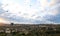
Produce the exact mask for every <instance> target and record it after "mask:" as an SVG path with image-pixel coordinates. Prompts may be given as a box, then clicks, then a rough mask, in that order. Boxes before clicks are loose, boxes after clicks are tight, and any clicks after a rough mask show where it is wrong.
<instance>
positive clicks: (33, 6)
mask: <svg viewBox="0 0 60 36" xmlns="http://www.w3.org/2000/svg"><path fill="white" fill-rule="evenodd" d="M0 22H2V23H11V22H13V23H23V24H24V23H25V24H28V23H30V24H40V23H48V24H50V23H60V0H0Z"/></svg>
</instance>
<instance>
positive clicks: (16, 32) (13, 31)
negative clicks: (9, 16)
mask: <svg viewBox="0 0 60 36" xmlns="http://www.w3.org/2000/svg"><path fill="white" fill-rule="evenodd" d="M0 36H60V25H59V24H14V23H11V24H5V25H3V26H0Z"/></svg>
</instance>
